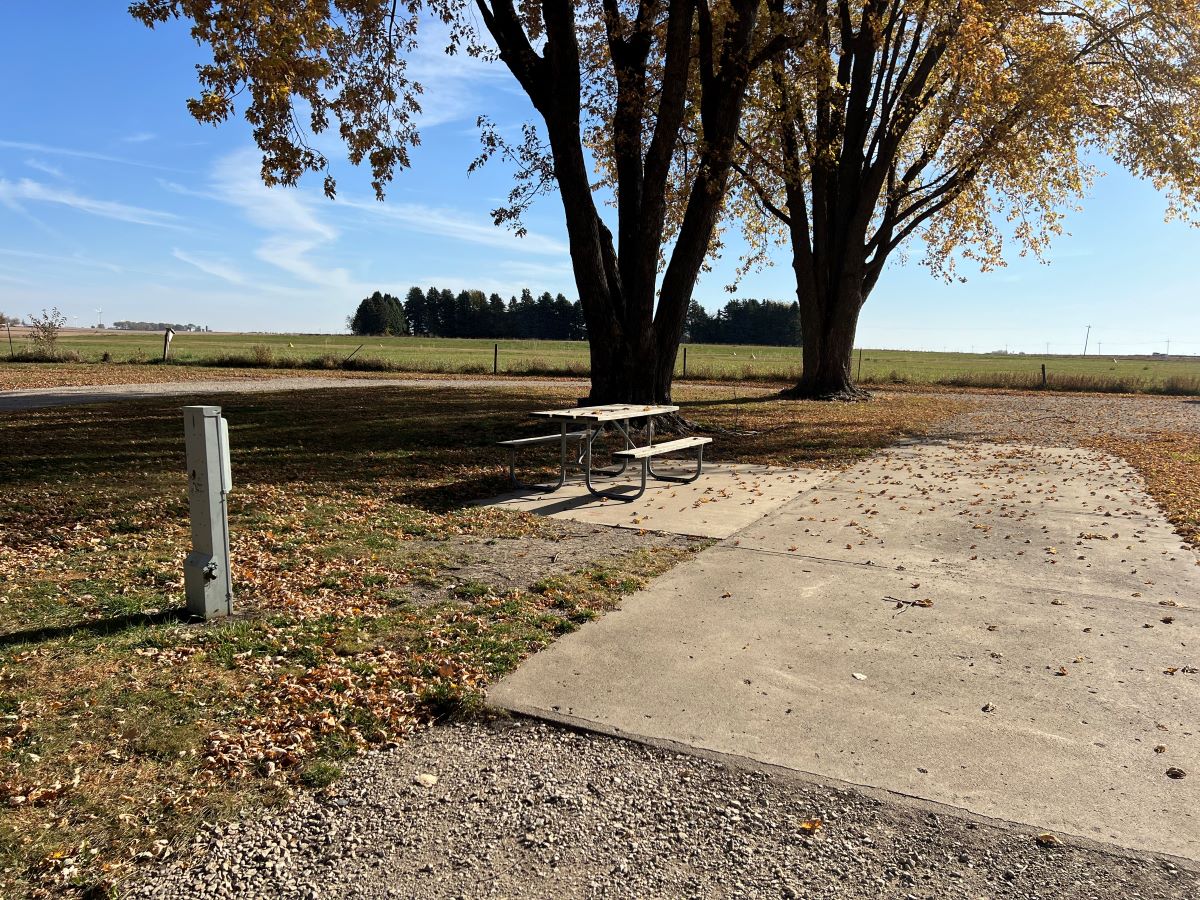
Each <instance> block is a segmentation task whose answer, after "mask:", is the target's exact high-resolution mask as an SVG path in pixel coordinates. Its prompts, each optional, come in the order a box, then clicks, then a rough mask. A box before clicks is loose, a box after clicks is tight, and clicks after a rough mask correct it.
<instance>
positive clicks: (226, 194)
mask: <svg viewBox="0 0 1200 900" xmlns="http://www.w3.org/2000/svg"><path fill="white" fill-rule="evenodd" d="M259 168H260V166H259V160H258V157H257V156H256V155H255V154H254V153H253V152H251V151H238V152H236V153H232V154H230V155H229V156H226V157H224V158H223V159H221V160H220V161H219V162H218V163H217V165H216V167H215V169H214V171H213V191H214V193H215V195H216V196H217V197H218V198H219V199H220V200H222V201H224V202H225V203H228V204H230V205H232V206H235V207H237V208H239V209H241V210H242V212H243V213H245V215H246V218H247V219H249V220H250V221H251V222H252V223H253V224H255V225H257V226H259V227H260V228H263V229H266V230H267V231H282V232H286V233H289V234H306V235H309V236H311V237H315V238H320V239H321V240H323V241H332V240H334V239H335V238H336V237H337V234H338V233H337V230H336V229H334V228H333V227H332V226H330V225H328V224H326V223H325V222H322V221H321V219H320V217H319V216H318V215H317V213H316V211H315V210H314V209H313V207H312V205H311V204H309V203H307V202H305V198H304V196H303V195H302V194H301V193H300V191H299V190H298V189H295V188H285V187H277V188H272V187H267V186H266V185H265V184H263V182H262V178H261V177H260V175H259Z"/></svg>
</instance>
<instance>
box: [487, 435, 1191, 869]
mask: <svg viewBox="0 0 1200 900" xmlns="http://www.w3.org/2000/svg"><path fill="white" fill-rule="evenodd" d="M813 501H817V502H813ZM1026 542H1028V543H1026ZM1051 551H1054V552H1051ZM1081 557H1082V558H1081ZM1197 573H1200V569H1198V568H1197V558H1196V556H1195V554H1194V553H1193V552H1192V551H1191V550H1190V549H1187V548H1186V547H1184V546H1183V545H1181V543H1180V541H1179V539H1178V537H1177V536H1176V535H1175V534H1174V532H1173V531H1172V530H1171V528H1170V526H1169V524H1168V523H1167V522H1166V521H1165V520H1164V519H1163V517H1162V515H1161V513H1160V512H1159V511H1158V510H1157V508H1156V507H1155V505H1154V504H1153V502H1152V501H1151V500H1150V499H1149V498H1148V497H1147V496H1146V495H1145V494H1144V493H1143V492H1142V491H1141V489H1140V487H1139V485H1138V483H1137V480H1136V478H1135V477H1133V475H1132V473H1131V472H1130V471H1129V470H1128V468H1127V467H1125V466H1124V465H1123V464H1122V463H1120V462H1118V461H1116V460H1113V459H1111V458H1110V457H1106V456H1103V455H1099V454H1093V453H1086V452H1082V451H1065V450H1064V451H1045V450H1034V449H1033V448H1014V447H999V446H989V445H979V444H956V445H920V446H911V447H905V448H898V449H895V450H893V451H889V452H888V453H885V454H880V455H878V456H876V457H874V458H872V459H871V460H868V461H867V462H864V463H863V464H861V465H859V466H856V467H854V468H853V469H851V470H848V471H846V472H844V473H840V474H838V475H836V476H834V477H833V478H831V479H829V480H827V481H824V482H821V483H818V484H816V485H814V486H813V487H812V488H810V489H809V490H808V491H807V492H805V493H804V494H802V495H801V496H800V497H798V498H796V499H795V500H793V501H791V502H789V503H787V504H784V505H783V506H781V507H779V508H777V509H776V510H775V511H774V512H772V513H771V514H770V515H769V516H768V517H767V518H765V519H762V520H759V521H757V522H755V523H754V524H752V525H751V526H749V527H748V528H746V529H744V530H742V531H740V532H738V533H737V534H735V535H733V536H732V537H731V538H730V539H728V540H726V541H724V542H723V543H722V544H721V545H719V546H718V547H715V548H713V549H711V550H708V551H706V552H704V553H702V554H700V555H699V556H698V557H697V558H696V559H695V560H694V561H691V562H688V563H685V564H684V565H681V566H680V567H678V568H676V569H675V570H673V571H672V572H670V573H668V574H667V575H666V576H664V577H663V578H661V579H659V580H658V581H656V582H654V583H653V584H652V585H651V586H650V588H649V589H648V590H646V591H643V592H642V593H640V594H638V595H635V596H634V597H632V598H630V599H629V600H628V601H626V603H625V605H624V606H623V608H622V609H621V610H620V611H619V612H616V613H613V614H610V615H607V616H605V617H604V618H603V619H602V620H601V621H599V622H597V623H594V624H590V625H587V626H585V627H584V628H583V629H582V630H581V631H580V632H578V633H577V634H575V635H571V636H569V637H567V638H564V639H562V640H560V641H559V642H558V643H556V644H555V645H554V646H553V647H551V648H550V649H549V650H547V651H545V652H544V653H541V654H538V655H536V656H535V657H533V658H532V659H530V660H529V661H528V662H526V663H525V664H524V665H523V666H521V668H520V669H519V670H518V671H517V672H516V673H514V674H513V675H512V676H510V677H509V678H507V679H505V680H504V681H502V682H501V683H500V684H499V685H497V686H496V687H495V688H494V689H493V690H492V692H491V695H490V699H491V701H492V702H493V703H495V704H497V705H500V706H502V707H506V708H508V709H512V710H515V711H520V712H526V713H532V714H536V715H541V716H546V717H549V718H556V719H562V720H566V721H571V722H575V723H577V724H582V725H585V726H587V727H592V728H596V729H599V730H604V731H613V732H621V733H626V734H633V735H638V736H642V737H647V738H651V739H663V740H669V741H674V742H678V743H680V744H683V745H687V746H692V747H696V748H703V749H706V750H711V751H717V752H723V753H729V754H734V755H738V756H743V757H747V758H750V759H753V760H757V761H761V762H765V763H770V764H774V765H780V766H784V767H788V768H792V769H796V770H799V771H802V772H809V773H814V774H818V775H821V776H825V777H830V778H835V779H840V780H843V781H846V782H850V783H855V784H863V785H870V786H874V787H879V788H884V789H888V790H892V791H898V792H902V793H905V794H909V795H915V796H918V797H922V798H925V799H929V800H934V801H938V802H943V803H947V804H951V805H954V806H958V807H961V808H965V809H968V810H971V811H973V812H976V813H979V814H983V815H988V816H994V817H997V818H1002V819H1006V820H1010V821H1016V822H1021V823H1026V824H1029V825H1032V826H1035V827H1038V828H1046V829H1051V830H1056V831H1060V832H1063V833H1069V834H1076V835H1080V836H1083V837H1089V838H1094V839H1098V840H1104V841H1111V842H1114V843H1117V844H1120V845H1122V846H1127V847H1131V848H1136V849H1142V850H1151V851H1158V852H1166V853H1172V854H1177V855H1181V856H1186V857H1190V858H1192V859H1200V803H1198V801H1200V719H1198V718H1197V710H1200V672H1197V671H1196V669H1197V668H1200V651H1197V649H1196V648H1197V647H1198V646H1200V591H1197V589H1196V588H1197V585H1198V582H1197ZM1168 769H1178V770H1182V771H1183V772H1185V773H1186V776H1185V777H1184V778H1180V779H1175V778H1171V777H1168V776H1167V774H1166V773H1167V770H1168Z"/></svg>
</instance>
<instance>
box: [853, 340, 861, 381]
mask: <svg viewBox="0 0 1200 900" xmlns="http://www.w3.org/2000/svg"><path fill="white" fill-rule="evenodd" d="M854 380H855V381H862V347H859V348H858V377H857V378H855V379H854Z"/></svg>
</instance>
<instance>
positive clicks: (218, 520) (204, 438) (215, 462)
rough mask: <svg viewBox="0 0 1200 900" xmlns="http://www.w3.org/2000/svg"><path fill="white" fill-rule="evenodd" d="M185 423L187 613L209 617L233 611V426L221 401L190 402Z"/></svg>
mask: <svg viewBox="0 0 1200 900" xmlns="http://www.w3.org/2000/svg"><path fill="white" fill-rule="evenodd" d="M183 428H184V442H185V445H186V448H187V470H188V505H189V507H190V510H191V519H192V552H191V553H189V554H188V556H187V559H185V560H184V562H183V584H184V590H185V592H186V594H187V609H188V613H189V614H191V615H193V616H196V617H199V618H204V619H213V618H216V617H218V616H229V615H233V574H232V573H231V572H230V569H229V511H228V509H227V500H228V497H229V491H230V488H231V487H232V480H233V479H232V477H231V472H230V468H229V426H228V424H227V423H226V421H225V419H224V418H222V416H221V407H219V406H185V407H184V408H183Z"/></svg>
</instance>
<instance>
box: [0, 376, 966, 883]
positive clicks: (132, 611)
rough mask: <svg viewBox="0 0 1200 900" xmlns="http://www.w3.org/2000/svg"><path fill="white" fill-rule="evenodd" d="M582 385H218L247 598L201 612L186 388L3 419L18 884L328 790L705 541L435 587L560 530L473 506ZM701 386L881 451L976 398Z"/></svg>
mask: <svg viewBox="0 0 1200 900" xmlns="http://www.w3.org/2000/svg"><path fill="white" fill-rule="evenodd" d="M575 393H577V391H573V390H571V389H569V388H564V387H561V386H560V387H557V388H554V387H551V386H542V387H539V390H538V392H537V394H538V395H537V397H536V399H531V396H530V392H529V391H527V390H522V391H517V390H511V389H507V390H501V389H468V388H463V389H455V390H448V389H444V388H442V389H430V390H416V389H396V388H373V389H370V390H358V389H349V390H337V391H305V392H296V393H291V394H287V393H284V394H262V395H230V396H228V397H226V398H224V400H223V401H222V399H221V398H217V399H216V400H215V402H219V403H221V404H222V405H223V406H224V409H225V414H226V417H227V418H228V419H229V422H230V427H231V437H232V445H233V469H234V481H235V490H234V493H233V495H232V498H231V532H232V535H233V555H234V561H235V603H236V606H237V609H238V615H237V616H236V617H235V618H234V619H232V620H228V621H221V622H215V623H209V624H193V623H187V622H185V621H184V620H183V618H182V615H181V607H182V603H183V597H182V584H181V579H182V575H181V572H182V569H181V564H182V559H183V556H184V555H185V553H186V551H187V548H188V535H187V519H186V505H185V499H186V498H185V490H184V488H185V481H184V473H183V456H182V453H183V450H182V446H183V442H182V417H181V415H180V412H179V407H180V406H182V405H186V404H187V402H188V401H187V400H186V399H184V398H171V399H167V400H149V401H142V402H137V403H127V404H122V405H114V406H82V407H65V408H57V409H46V410H33V411H26V412H19V413H10V414H6V415H4V416H3V417H0V496H2V497H3V502H2V503H0V893H4V894H6V895H11V896H22V895H42V894H48V893H51V892H56V891H62V890H64V889H74V890H86V889H97V890H103V889H105V888H107V887H109V886H111V885H114V884H118V883H119V882H120V881H121V879H122V878H123V877H126V876H127V875H128V874H129V873H130V872H131V871H133V870H134V869H135V868H136V867H137V866H138V865H140V864H146V863H149V862H152V861H153V860H155V859H160V858H163V857H165V856H167V855H170V854H172V853H178V852H180V849H181V848H182V847H183V845H184V843H185V842H186V840H187V838H188V835H189V834H190V833H192V832H193V831H194V830H195V828H196V827H197V826H198V824H199V823H201V822H203V821H211V820H214V819H218V818H222V817H228V816H231V815H233V814H234V813H235V812H236V811H237V810H239V809H240V808H244V807H246V806H247V805H248V804H260V803H261V804H267V805H271V804H275V803H279V802H281V801H283V800H284V799H286V797H287V796H288V795H289V793H290V792H293V791H295V790H299V789H305V788H309V789H319V788H320V787H322V786H323V785H325V784H327V783H329V782H330V781H331V780H334V779H336V778H337V777H338V773H339V768H338V767H339V762H340V761H342V760H344V759H346V758H347V757H348V756H350V755H352V754H355V753H358V752H360V751H362V750H364V749H367V748H372V747H384V746H389V745H392V744H395V743H397V742H399V741H402V740H403V736H404V735H405V734H406V733H409V732H411V731H412V730H414V729H417V728H422V727H425V726H427V725H429V724H431V723H434V722H437V721H439V720H440V719H443V718H446V717H449V716H456V715H463V714H469V713H470V712H471V711H472V710H474V709H476V708H477V707H478V704H479V701H480V699H481V697H482V691H483V690H484V688H485V687H486V685H487V684H488V683H489V681H491V680H493V679H494V678H496V677H497V676H499V675H501V674H503V673H504V672H507V671H509V670H510V669H512V668H513V667H514V666H515V665H516V664H517V663H518V662H519V661H520V660H521V659H522V658H523V657H524V656H526V655H527V654H529V653H532V652H535V651H536V650H538V649H540V648H542V647H544V646H546V645H547V644H548V643H550V642H551V641H553V640H554V639H555V637H557V636H558V635H561V634H563V633H565V632H568V631H571V630H572V629H574V628H576V627H577V626H578V625H579V624H580V623H582V622H584V621H586V620H588V619H590V618H592V617H594V616H595V615H598V614H599V613H601V612H603V611H604V610H605V609H607V608H610V607H611V606H612V605H613V604H615V603H617V602H618V601H619V599H620V597H621V596H622V595H623V594H626V593H629V592H631V591H633V590H635V589H637V587H638V586H639V585H641V584H642V583H643V582H644V581H645V580H646V579H648V578H651V577H653V576H654V575H655V574H657V573H660V572H662V571H665V570H666V569H668V568H669V567H671V566H672V565H674V564H675V563H677V562H678V561H679V560H680V559H682V558H685V557H686V556H687V555H688V554H689V553H691V552H693V551H694V550H695V549H698V548H699V546H701V545H700V544H692V545H690V546H683V545H671V546H665V545H664V546H655V545H653V544H652V542H651V541H649V537H648V536H647V538H646V541H647V545H646V548H645V549H640V545H639V548H638V549H635V550H634V551H633V552H631V553H629V554H625V555H623V556H621V557H620V558H605V557H604V556H603V555H602V554H601V555H600V556H598V557H597V558H594V559H588V560H585V561H582V562H580V563H579V564H578V565H577V566H574V567H573V568H572V569H571V570H570V571H566V572H561V573H557V574H555V575H554V576H553V577H547V576H543V575H541V574H539V572H538V571H533V572H532V574H531V576H530V577H529V578H527V579H526V581H527V582H528V583H523V584H522V585H520V586H518V587H513V586H512V585H511V584H509V585H507V586H504V587H497V586H496V585H493V584H490V583H487V582H484V581H478V580H475V581H469V582H466V583H462V584H458V585H457V586H456V587H455V588H453V594H452V596H451V597H450V599H440V600H434V601H429V600H427V599H421V597H422V594H421V590H422V589H423V588H425V587H427V586H429V585H431V584H432V585H441V586H443V588H445V586H447V585H449V584H454V583H455V581H454V580H455V578H456V575H455V572H454V569H455V548H456V547H457V546H459V545H460V544H461V543H462V542H466V541H473V542H477V543H478V542H484V543H485V544H488V542H493V543H491V544H490V546H493V547H495V548H496V552H497V553H498V554H499V551H500V548H502V547H504V546H509V545H515V543H516V542H521V541H530V540H535V539H545V538H549V539H553V534H554V531H553V529H554V528H555V527H557V526H555V525H554V523H552V522H549V521H547V520H544V519H539V518H537V517H533V516H529V515H522V514H517V513H511V512H499V511H492V510H482V509H477V508H472V507H468V506H465V504H466V503H467V502H468V501H469V500H471V499H474V498H479V497H484V496H488V495H490V494H493V493H497V492H499V491H500V490H502V489H503V488H504V486H505V481H504V479H503V474H502V465H501V459H500V456H499V454H498V453H497V452H496V451H495V448H493V447H491V446H490V445H491V444H492V442H493V441H494V440H495V439H497V438H499V437H501V436H511V435H513V434H516V433H520V432H521V431H522V429H526V428H530V427H531V426H530V425H529V424H528V423H527V421H526V418H525V413H526V412H528V411H529V410H530V409H533V408H538V407H543V406H544V405H545V404H546V403H567V402H570V401H571V399H572V397H573V396H574V394H575ZM678 393H679V394H680V397H681V400H682V402H683V404H684V406H685V414H686V415H687V416H689V417H690V418H692V419H694V420H696V421H698V422H700V423H702V424H705V425H710V426H719V427H721V428H723V429H725V431H723V432H721V433H719V434H718V436H717V441H716V447H717V450H716V454H715V455H716V457H717V458H722V457H723V458H736V459H739V460H759V461H773V462H780V463H792V464H797V463H799V464H813V465H842V464H846V463H849V462H853V461H854V460H856V459H859V458H861V457H862V456H863V455H865V454H867V453H869V452H871V451H872V450H873V449H876V448H878V447H881V446H885V445H887V444H890V443H893V442H894V441H895V440H897V439H898V438H900V437H901V436H903V435H906V434H915V433H919V432H920V431H921V430H922V429H923V428H924V427H926V426H927V425H928V424H929V423H931V422H933V421H935V420H937V419H939V418H940V417H942V416H945V415H948V414H950V413H951V412H953V404H947V403H946V402H945V401H944V400H940V399H936V398H925V397H920V396H915V395H914V396H908V395H898V396H891V397H886V398H881V399H880V400H878V401H877V402H875V403H870V404H858V405H841V404H795V403H784V402H781V401H778V400H773V399H771V398H770V397H769V396H768V395H767V393H766V392H764V391H760V390H756V389H751V388H741V387H736V386H730V387H720V388H712V387H700V386H688V385H685V386H681V387H680V388H679V391H678ZM205 402H214V400H213V398H205ZM535 569H536V567H535ZM94 896H95V895H94Z"/></svg>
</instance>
